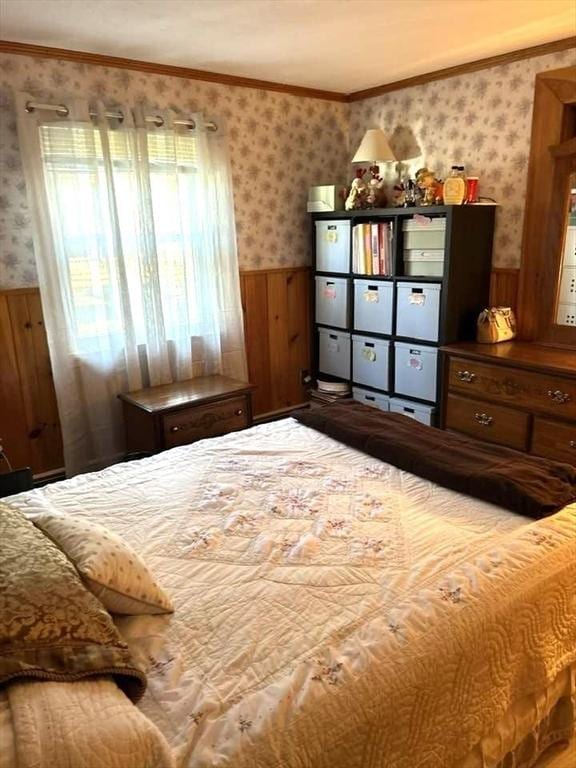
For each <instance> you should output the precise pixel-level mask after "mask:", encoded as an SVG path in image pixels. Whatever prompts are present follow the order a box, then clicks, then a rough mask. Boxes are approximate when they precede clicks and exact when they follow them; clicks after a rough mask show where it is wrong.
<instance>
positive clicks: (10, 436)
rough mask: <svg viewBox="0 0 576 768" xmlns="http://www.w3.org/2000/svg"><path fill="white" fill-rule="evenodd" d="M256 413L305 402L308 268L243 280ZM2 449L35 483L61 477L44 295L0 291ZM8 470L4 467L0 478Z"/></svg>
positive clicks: (247, 276) (250, 275)
mask: <svg viewBox="0 0 576 768" xmlns="http://www.w3.org/2000/svg"><path fill="white" fill-rule="evenodd" d="M240 280H241V289H242V306H243V310H244V324H245V332H246V347H247V355H248V366H249V377H250V381H251V382H252V383H253V384H256V386H257V389H256V390H255V392H254V400H253V403H254V414H255V415H256V416H258V415H262V414H265V413H268V412H271V411H277V410H281V409H284V408H289V407H290V406H295V405H298V404H300V403H302V402H304V401H305V400H306V390H305V387H303V386H302V384H301V379H302V376H301V371H303V370H308V369H309V366H310V318H309V312H310V309H309V306H310V305H309V295H310V290H309V280H310V275H309V269H308V268H307V267H302V268H293V269H274V270H269V271H260V272H244V273H242V274H241V277H240ZM0 444H1V445H2V446H3V448H4V450H5V452H6V455H7V456H8V459H9V460H10V463H11V464H12V466H13V467H14V468H16V467H31V468H32V471H33V473H34V475H35V476H38V475H43V474H51V473H53V472H54V473H55V472H58V471H59V470H60V469H61V468H62V466H63V464H64V460H63V456H62V437H61V433H60V423H59V418H58V408H57V405H56V395H55V392H54V383H53V380H52V369H51V366H50V358H49V354H48V344H47V340H46V332H45V329H44V321H43V318H42V305H41V303H40V292H39V290H38V288H19V289H16V290H11V291H0ZM7 469H8V465H7V464H6V462H4V461H2V460H0V472H5V471H7Z"/></svg>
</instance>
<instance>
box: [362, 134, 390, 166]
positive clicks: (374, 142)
mask: <svg viewBox="0 0 576 768" xmlns="http://www.w3.org/2000/svg"><path fill="white" fill-rule="evenodd" d="M394 160H396V158H395V157H394V153H393V152H392V150H391V149H390V144H388V139H387V138H386V136H385V135H384V133H383V132H382V131H381V130H380V128H369V129H368V130H367V131H366V133H365V134H364V138H363V139H362V141H361V142H360V146H359V147H358V149H357V150H356V154H355V155H354V157H353V158H352V162H353V163H376V162H378V161H380V162H383V163H387V162H391V161H394Z"/></svg>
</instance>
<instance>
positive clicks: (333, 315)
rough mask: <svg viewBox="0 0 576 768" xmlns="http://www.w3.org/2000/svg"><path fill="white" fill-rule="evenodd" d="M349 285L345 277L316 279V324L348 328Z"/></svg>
mask: <svg viewBox="0 0 576 768" xmlns="http://www.w3.org/2000/svg"><path fill="white" fill-rule="evenodd" d="M348 284H349V280H348V279H347V278H345V277H316V322H317V323H322V324H323V325H335V326H336V327H337V328H346V327H347V326H348Z"/></svg>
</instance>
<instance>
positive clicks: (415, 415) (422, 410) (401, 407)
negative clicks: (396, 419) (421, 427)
mask: <svg viewBox="0 0 576 768" xmlns="http://www.w3.org/2000/svg"><path fill="white" fill-rule="evenodd" d="M389 410H390V411H392V413H402V414H403V415H404V416H409V417H410V418H411V419H416V421H419V422H421V423H422V424H428V426H432V424H433V423H434V417H435V415H436V408H434V407H433V406H432V405H422V404H421V403H412V402H411V401H410V400H401V399H400V398H399V397H391V398H390V402H389Z"/></svg>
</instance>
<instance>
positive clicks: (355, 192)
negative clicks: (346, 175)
mask: <svg viewBox="0 0 576 768" xmlns="http://www.w3.org/2000/svg"><path fill="white" fill-rule="evenodd" d="M364 174H365V170H364V169H363V168H357V169H356V178H355V179H354V181H353V182H352V184H351V186H350V192H349V193H348V197H347V198H346V202H345V203H344V208H345V209H346V210H347V211H355V210H357V209H358V208H367V207H368V184H366V182H365V181H364V179H363V176H364Z"/></svg>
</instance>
